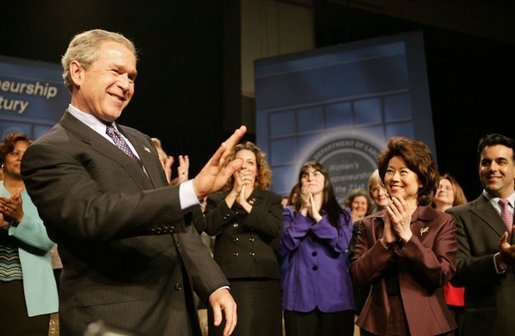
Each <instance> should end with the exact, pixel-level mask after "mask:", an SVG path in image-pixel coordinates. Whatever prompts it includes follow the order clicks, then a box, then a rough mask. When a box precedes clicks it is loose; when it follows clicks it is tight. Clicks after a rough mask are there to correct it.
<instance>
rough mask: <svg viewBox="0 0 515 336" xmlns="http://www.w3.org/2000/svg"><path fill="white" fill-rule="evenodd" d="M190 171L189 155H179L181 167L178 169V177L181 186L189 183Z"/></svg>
mask: <svg viewBox="0 0 515 336" xmlns="http://www.w3.org/2000/svg"><path fill="white" fill-rule="evenodd" d="M189 170H190V158H189V157H188V155H179V167H177V176H178V181H179V184H181V183H183V182H186V181H188V176H189Z"/></svg>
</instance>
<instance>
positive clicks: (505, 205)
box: [499, 198, 513, 231]
mask: <svg viewBox="0 0 515 336" xmlns="http://www.w3.org/2000/svg"><path fill="white" fill-rule="evenodd" d="M499 205H500V206H501V217H502V220H503V221H504V224H506V227H507V228H508V231H511V228H512V227H513V215H512V214H511V213H510V210H509V207H510V203H509V201H508V200H507V199H505V198H502V199H500V200H499Z"/></svg>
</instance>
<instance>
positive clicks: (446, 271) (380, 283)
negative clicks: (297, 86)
mask: <svg viewBox="0 0 515 336" xmlns="http://www.w3.org/2000/svg"><path fill="white" fill-rule="evenodd" d="M377 164H378V169H379V175H380V176H381V179H382V181H383V182H384V186H385V187H386V189H387V191H388V194H389V195H390V197H391V202H390V203H389V204H388V205H387V206H386V208H385V209H384V210H382V211H380V212H377V213H375V214H372V215H370V216H368V217H366V218H364V219H363V220H362V221H361V223H360V226H359V232H358V237H357V240H356V249H355V254H354V257H353V261H352V263H351V267H350V268H351V274H352V277H353V279H354V281H355V284H356V285H357V286H359V287H360V288H362V287H365V288H366V287H367V286H370V292H369V295H368V299H367V300H366V302H365V305H364V307H363V310H362V311H361V313H360V315H359V317H358V319H357V321H356V324H357V325H358V326H359V327H360V328H361V335H413V336H416V335H442V334H450V333H452V330H454V329H455V328H456V323H455V322H454V319H453V318H452V315H451V313H450V311H449V309H448V308H447V305H446V303H445V298H444V295H443V289H442V287H443V285H444V284H445V283H446V282H447V281H449V279H450V278H451V277H452V275H453V274H454V271H455V264H454V258H455V254H456V251H457V242H456V237H455V230H456V229H455V225H454V220H453V218H452V216H450V215H448V214H446V213H443V212H440V211H437V210H435V209H433V208H431V207H430V206H429V204H430V203H431V200H432V197H433V195H434V193H435V191H436V188H437V184H438V170H437V166H436V162H435V161H434V160H433V157H432V155H431V152H430V150H429V148H428V147H427V145H425V144H424V143H422V142H420V141H417V140H413V139H409V138H406V137H393V138H391V139H390V141H389V142H388V145H387V149H386V150H384V151H383V152H382V153H381V154H380V155H379V157H378V159H377Z"/></svg>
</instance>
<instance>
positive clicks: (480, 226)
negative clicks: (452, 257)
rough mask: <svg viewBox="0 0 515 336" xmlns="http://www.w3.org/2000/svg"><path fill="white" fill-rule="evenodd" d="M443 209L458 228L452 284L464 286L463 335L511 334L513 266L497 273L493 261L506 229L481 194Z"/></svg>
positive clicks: (514, 330) (513, 319) (514, 319)
mask: <svg viewBox="0 0 515 336" xmlns="http://www.w3.org/2000/svg"><path fill="white" fill-rule="evenodd" d="M447 211H448V212H449V213H450V214H451V215H453V216H454V217H455V218H456V225H457V229H458V230H457V237H458V242H459V249H458V255H457V257H456V262H457V272H456V275H455V277H454V278H453V280H452V283H453V284H454V285H456V286H464V287H465V313H464V317H463V327H461V326H460V328H462V329H463V334H464V335H496V336H504V335H506V336H507V335H512V336H513V335H515V317H514V312H515V279H514V269H513V266H512V267H510V268H508V270H507V271H506V273H504V274H497V272H496V271H495V266H494V262H493V255H494V254H495V253H497V252H498V251H499V246H498V244H499V240H500V239H501V236H502V234H503V233H504V232H505V231H506V226H505V224H504V222H503V221H502V218H501V216H500V215H499V214H498V213H497V212H496V211H495V209H494V208H493V206H492V205H491V204H490V202H489V201H488V199H487V198H486V197H485V196H484V195H481V196H479V197H478V198H477V199H476V200H474V201H471V202H469V203H467V204H465V205H462V206H457V207H454V208H451V209H449V210H447ZM512 239H513V238H512Z"/></svg>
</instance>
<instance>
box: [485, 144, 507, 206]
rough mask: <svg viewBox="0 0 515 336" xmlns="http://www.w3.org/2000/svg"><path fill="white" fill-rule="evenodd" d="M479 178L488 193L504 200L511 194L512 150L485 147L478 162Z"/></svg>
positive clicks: (501, 147) (500, 146) (497, 146)
mask: <svg viewBox="0 0 515 336" xmlns="http://www.w3.org/2000/svg"><path fill="white" fill-rule="evenodd" d="M479 178H480V179H481V184H482V185H483V187H484V188H485V190H486V191H488V192H489V193H491V194H493V195H495V196H497V197H501V198H506V197H508V196H510V195H511V194H512V193H513V186H514V181H513V179H514V178H515V165H514V162H513V150H512V149H511V148H509V147H506V146H503V145H495V146H489V147H485V149H483V151H482V152H481V157H480V160H479Z"/></svg>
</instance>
